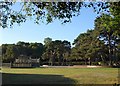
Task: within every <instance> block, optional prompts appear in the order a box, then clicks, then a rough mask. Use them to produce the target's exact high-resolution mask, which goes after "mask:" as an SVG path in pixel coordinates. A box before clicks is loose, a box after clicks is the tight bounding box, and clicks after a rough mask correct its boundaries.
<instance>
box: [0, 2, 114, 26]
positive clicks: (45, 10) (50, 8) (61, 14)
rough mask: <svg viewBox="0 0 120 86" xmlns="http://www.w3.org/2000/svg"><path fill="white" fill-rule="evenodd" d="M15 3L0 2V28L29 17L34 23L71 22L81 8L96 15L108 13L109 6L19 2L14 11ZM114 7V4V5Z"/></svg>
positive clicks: (97, 3) (103, 3)
mask: <svg viewBox="0 0 120 86" xmlns="http://www.w3.org/2000/svg"><path fill="white" fill-rule="evenodd" d="M16 3H17V2H3V1H0V9H1V10H0V12H1V15H0V20H1V22H0V26H1V27H2V28H7V27H11V26H13V24H14V23H18V24H21V23H22V22H25V21H26V20H27V19H28V18H29V17H32V18H34V21H35V23H37V24H39V23H40V21H41V22H45V23H47V24H48V23H51V22H53V21H54V20H55V19H58V20H60V21H61V23H67V22H71V18H72V17H73V16H78V15H79V14H80V10H81V8H82V7H86V8H88V7H92V8H93V9H94V11H95V12H96V13H98V14H99V13H103V12H109V10H108V8H109V7H110V4H109V3H108V2H89V3H85V2H79V1H78V2H21V5H19V6H18V8H20V9H19V10H14V9H13V8H12V6H14V5H15V4H16ZM115 5H116V4H115Z"/></svg>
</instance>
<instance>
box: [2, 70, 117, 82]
mask: <svg viewBox="0 0 120 86" xmlns="http://www.w3.org/2000/svg"><path fill="white" fill-rule="evenodd" d="M118 70H119V69H118V68H23V69H21V68H3V69H2V73H3V77H2V78H3V84H21V83H22V84H115V83H116V84H119V83H118V78H119V74H118Z"/></svg>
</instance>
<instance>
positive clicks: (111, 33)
mask: <svg viewBox="0 0 120 86" xmlns="http://www.w3.org/2000/svg"><path fill="white" fill-rule="evenodd" d="M119 5H120V2H116V3H111V8H110V11H111V15H107V14H102V15H101V16H100V17H98V18H96V20H95V30H96V31H97V32H98V36H99V38H100V39H101V40H104V42H105V43H106V45H107V46H108V50H109V61H110V63H109V64H110V65H112V64H113V63H114V62H115V61H117V58H118V56H117V52H118V51H119V49H118V46H119V43H120V7H119Z"/></svg>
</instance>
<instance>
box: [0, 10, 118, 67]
mask: <svg viewBox="0 0 120 86" xmlns="http://www.w3.org/2000/svg"><path fill="white" fill-rule="evenodd" d="M115 10H116V13H118V14H112V16H111V15H108V14H102V15H101V16H99V17H97V18H96V20H95V27H94V29H93V30H88V31H87V32H85V33H82V34H80V35H79V36H78V37H77V38H76V39H75V40H74V43H73V45H74V47H72V48H71V43H70V42H69V41H67V40H64V41H61V40H55V41H52V38H45V39H44V45H43V44H42V43H26V42H18V43H16V44H3V45H2V61H3V62H11V61H14V60H15V58H17V57H18V56H19V55H26V56H30V57H31V58H40V60H41V63H44V62H47V63H49V64H50V65H56V64H55V63H56V62H57V63H58V65H71V64H90V65H92V64H96V65H110V66H113V65H114V66H118V65H120V26H119V25H120V15H119V10H118V9H115Z"/></svg>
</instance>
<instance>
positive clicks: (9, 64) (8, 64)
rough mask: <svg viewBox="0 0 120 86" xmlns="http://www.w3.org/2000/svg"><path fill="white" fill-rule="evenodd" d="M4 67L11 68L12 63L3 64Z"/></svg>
mask: <svg viewBox="0 0 120 86" xmlns="http://www.w3.org/2000/svg"><path fill="white" fill-rule="evenodd" d="M2 67H11V63H2Z"/></svg>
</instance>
